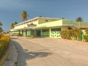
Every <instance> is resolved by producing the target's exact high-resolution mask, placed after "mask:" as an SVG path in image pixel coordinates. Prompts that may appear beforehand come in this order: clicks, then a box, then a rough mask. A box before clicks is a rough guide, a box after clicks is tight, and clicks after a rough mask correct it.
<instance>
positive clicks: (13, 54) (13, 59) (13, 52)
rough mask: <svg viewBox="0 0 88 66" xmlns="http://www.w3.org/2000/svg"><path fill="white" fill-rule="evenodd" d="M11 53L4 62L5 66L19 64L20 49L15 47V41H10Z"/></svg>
mask: <svg viewBox="0 0 88 66" xmlns="http://www.w3.org/2000/svg"><path fill="white" fill-rule="evenodd" d="M9 49H10V54H9V56H8V57H7V59H6V61H5V62H4V64H3V66H17V57H18V51H17V49H16V48H15V46H14V44H13V42H12V41H11V42H10V47H9Z"/></svg>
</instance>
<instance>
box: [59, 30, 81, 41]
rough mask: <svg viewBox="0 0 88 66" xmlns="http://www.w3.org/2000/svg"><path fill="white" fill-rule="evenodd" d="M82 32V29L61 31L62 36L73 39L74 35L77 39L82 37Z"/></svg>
mask: <svg viewBox="0 0 88 66" xmlns="http://www.w3.org/2000/svg"><path fill="white" fill-rule="evenodd" d="M81 33H82V31H81V29H72V30H63V31H61V37H62V38H64V39H71V38H72V37H74V38H75V39H77V38H78V37H80V35H81Z"/></svg>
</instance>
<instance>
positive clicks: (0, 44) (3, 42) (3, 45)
mask: <svg viewBox="0 0 88 66" xmlns="http://www.w3.org/2000/svg"><path fill="white" fill-rule="evenodd" d="M0 36H1V38H0V58H1V57H2V55H3V53H4V52H5V51H6V50H7V48H8V46H9V43H10V37H9V36H6V35H3V34H1V35H0Z"/></svg>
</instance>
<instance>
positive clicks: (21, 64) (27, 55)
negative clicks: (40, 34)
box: [12, 40, 52, 66]
mask: <svg viewBox="0 0 88 66" xmlns="http://www.w3.org/2000/svg"><path fill="white" fill-rule="evenodd" d="M12 42H13V44H14V45H15V47H16V48H17V50H18V64H17V66H26V65H27V64H26V60H31V59H35V58H37V57H39V58H43V57H47V56H49V55H51V54H52V53H49V52H38V51H37V52H31V51H30V52H29V51H28V50H27V49H23V48H22V46H21V45H20V44H19V43H17V42H16V41H13V40H12Z"/></svg>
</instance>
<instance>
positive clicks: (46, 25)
mask: <svg viewBox="0 0 88 66" xmlns="http://www.w3.org/2000/svg"><path fill="white" fill-rule="evenodd" d="M74 28H81V29H85V28H88V22H73V21H72V20H67V19H62V18H48V17H36V18H33V19H30V20H27V21H24V22H21V23H19V24H17V25H15V27H14V29H11V30H10V32H11V33H15V32H16V33H19V34H20V35H21V36H31V35H34V36H35V37H53V38H61V35H60V32H61V31H62V30H66V29H68V30H69V29H74Z"/></svg>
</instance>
